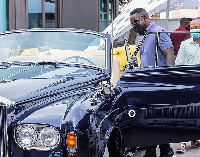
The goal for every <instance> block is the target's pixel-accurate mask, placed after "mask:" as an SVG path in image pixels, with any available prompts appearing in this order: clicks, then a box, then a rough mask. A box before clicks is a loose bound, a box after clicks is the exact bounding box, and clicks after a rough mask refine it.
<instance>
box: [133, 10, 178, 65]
mask: <svg viewBox="0 0 200 157" xmlns="http://www.w3.org/2000/svg"><path fill="white" fill-rule="evenodd" d="M130 22H131V25H132V26H133V29H134V30H135V31H136V32H137V33H138V34H139V35H144V34H145V32H148V33H150V32H152V33H150V34H148V36H147V37H146V39H145V41H144V43H143V44H142V46H141V48H140V57H141V66H142V67H146V66H155V55H156V45H158V46H157V50H158V56H157V57H158V58H157V60H158V66H173V65H174V50H173V44H172V42H171V39H170V36H169V35H168V34H167V33H165V32H164V29H163V28H162V27H160V26H158V25H156V24H155V22H153V21H151V20H150V18H149V16H148V14H147V11H146V10H145V9H143V8H136V9H134V10H133V11H132V12H131V13H130ZM156 33H159V41H158V43H156Z"/></svg>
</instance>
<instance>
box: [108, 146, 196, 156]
mask: <svg viewBox="0 0 200 157" xmlns="http://www.w3.org/2000/svg"><path fill="white" fill-rule="evenodd" d="M186 145H187V150H186V152H185V153H183V154H177V153H175V155H174V156H173V157H200V149H199V148H195V147H192V146H191V145H190V142H187V144H186ZM178 146H179V143H171V147H172V148H173V150H174V152H175V151H176V148H177V147H178ZM144 154H145V150H140V151H137V152H136V153H135V155H133V156H132V157H143V156H144ZM157 156H158V157H159V148H157ZM105 157H109V155H108V152H106V153H105Z"/></svg>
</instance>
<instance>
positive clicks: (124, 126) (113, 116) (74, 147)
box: [0, 29, 200, 157]
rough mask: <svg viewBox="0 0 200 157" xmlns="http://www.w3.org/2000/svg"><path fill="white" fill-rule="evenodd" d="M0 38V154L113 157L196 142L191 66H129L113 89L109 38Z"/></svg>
mask: <svg viewBox="0 0 200 157" xmlns="http://www.w3.org/2000/svg"><path fill="white" fill-rule="evenodd" d="M0 40H1V43H2V44H1V47H0V50H1V54H2V56H1V64H0V80H1V82H0V105H1V117H0V118H1V139H2V140H1V148H0V149H1V156H11V157H15V156H17V157H18V156H24V157H26V156H27V157H31V156H42V157H45V156H47V157H50V156H56V157H58V156H74V157H80V156H81V157H86V156H87V157H95V156H96V157H103V156H104V155H105V150H106V147H107V148H108V154H109V156H110V157H120V156H123V155H124V156H125V155H126V154H125V152H126V150H128V149H129V148H134V147H143V146H150V145H155V144H164V143H169V142H179V141H185V140H191V139H198V138H199V135H198V130H199V121H198V119H199V113H200V112H199V102H200V97H199V75H200V73H199V69H200V68H199V66H198V65H196V66H176V67H175V66H174V67H156V68H155V67H149V68H136V67H132V66H130V65H129V66H127V67H126V68H125V69H124V72H123V75H122V76H121V78H120V79H119V81H118V82H117V85H116V87H113V85H112V84H113V83H112V82H111V74H113V73H112V69H113V68H114V67H112V66H111V65H112V64H113V65H114V63H113V62H117V61H116V60H115V58H113V57H112V51H111V40H110V36H109V35H108V34H103V33H97V32H92V31H86V30H78V29H32V30H19V31H13V32H6V33H4V34H2V35H1V36H0ZM128 58H130V57H128ZM129 64H130V63H129ZM112 77H115V76H114V75H113V76H112ZM177 78H178V79H177ZM180 130H181V133H180ZM191 132H192V133H191Z"/></svg>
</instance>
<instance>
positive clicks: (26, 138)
mask: <svg viewBox="0 0 200 157" xmlns="http://www.w3.org/2000/svg"><path fill="white" fill-rule="evenodd" d="M37 138H38V133H37V131H36V130H35V129H34V128H33V127H32V126H29V125H20V126H19V127H17V129H16V140H17V143H18V144H19V145H20V146H21V147H23V148H24V147H32V146H34V145H35V143H36V141H37Z"/></svg>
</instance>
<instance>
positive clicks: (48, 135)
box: [40, 126, 60, 147]
mask: <svg viewBox="0 0 200 157" xmlns="http://www.w3.org/2000/svg"><path fill="white" fill-rule="evenodd" d="M40 140H41V143H42V145H44V146H46V147H53V146H56V145H57V144H58V143H59V141H60V136H59V132H58V130H57V129H55V128H54V127H51V126H50V127H45V128H43V129H42V130H41V132H40Z"/></svg>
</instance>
